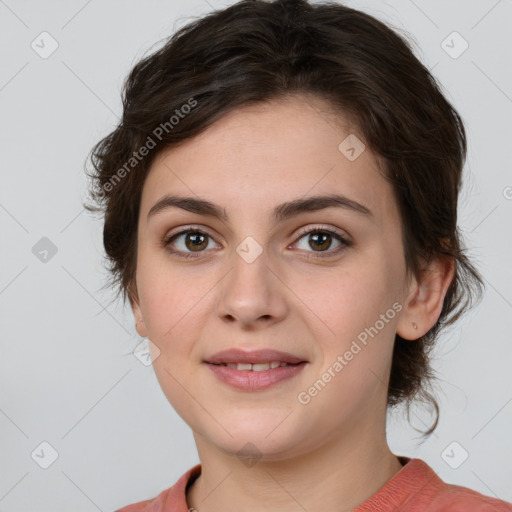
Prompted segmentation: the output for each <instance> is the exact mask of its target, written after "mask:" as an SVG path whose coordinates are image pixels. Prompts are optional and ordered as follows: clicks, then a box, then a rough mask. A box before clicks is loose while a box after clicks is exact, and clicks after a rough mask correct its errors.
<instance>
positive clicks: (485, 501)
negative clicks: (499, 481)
mask: <svg viewBox="0 0 512 512" xmlns="http://www.w3.org/2000/svg"><path fill="white" fill-rule="evenodd" d="M409 464H411V469H415V471H412V472H411V476H414V477H416V478H417V479H418V483H420V484H421V485H423V488H422V489H418V491H419V492H418V493H417V495H416V496H413V497H412V498H411V500H410V503H411V508H410V510H411V512H413V511H416V510H418V511H420V510H421V511H425V512H512V504H511V503H507V502H506V501H503V500H500V499H498V498H494V497H491V496H486V495H484V494H481V493H479V492H477V491H474V490H472V489H469V488H467V487H462V486H460V485H454V484H449V483H447V482H444V481H443V480H442V479H441V478H440V477H439V476H438V475H437V473H436V472H434V470H433V469H432V468H431V467H430V466H428V465H427V464H426V462H424V461H422V460H421V459H412V460H411V461H410V462H409ZM415 505H416V507H415ZM418 505H419V508H418ZM406 510H409V509H408V508H406Z"/></svg>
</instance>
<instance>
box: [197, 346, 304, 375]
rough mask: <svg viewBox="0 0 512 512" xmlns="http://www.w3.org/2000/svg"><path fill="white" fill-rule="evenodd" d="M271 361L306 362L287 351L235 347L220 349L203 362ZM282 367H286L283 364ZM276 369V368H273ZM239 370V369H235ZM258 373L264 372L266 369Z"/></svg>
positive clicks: (255, 362) (256, 362) (254, 362)
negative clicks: (249, 349)
mask: <svg viewBox="0 0 512 512" xmlns="http://www.w3.org/2000/svg"><path fill="white" fill-rule="evenodd" d="M271 361H279V362H281V363H288V364H298V363H304V362H307V361H306V360H304V359H302V358H300V357H297V356H294V355H293V354H288V353H287V352H280V351H279V350H273V349H262V350H252V351H244V350H240V349H236V348H232V349H229V350H222V351H221V352H217V353H216V354H214V355H213V356H211V357H208V359H205V361H204V362H205V363H210V364H212V365H214V364H220V363H252V364H258V363H269V362H271ZM282 368H286V367H285V366H283V367H282ZM275 370H277V368H275ZM236 371H238V372H240V370H236ZM260 373H266V370H265V371H263V372H260Z"/></svg>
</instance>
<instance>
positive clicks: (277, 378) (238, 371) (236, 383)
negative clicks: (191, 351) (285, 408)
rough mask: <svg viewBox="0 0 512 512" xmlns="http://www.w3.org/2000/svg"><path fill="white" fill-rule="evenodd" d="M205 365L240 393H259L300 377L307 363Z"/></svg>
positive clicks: (209, 363) (208, 363) (220, 379)
mask: <svg viewBox="0 0 512 512" xmlns="http://www.w3.org/2000/svg"><path fill="white" fill-rule="evenodd" d="M205 364H206V367H207V368H208V369H209V370H211V372H212V374H213V375H214V376H215V377H216V378H217V379H218V380H219V381H221V382H223V383H224V384H227V385H228V386H230V387H231V388H233V389H236V390H238V391H245V392H257V391H263V390H266V389H268V388H271V387H273V386H275V385H277V384H279V383H280V382H283V381H286V380H291V379H293V378H296V377H298V376H299V375H300V374H301V373H302V371H303V370H304V367H305V366H306V365H307V362H306V361H301V362H299V363H288V362H285V361H269V362H263V363H211V362H206V361H205Z"/></svg>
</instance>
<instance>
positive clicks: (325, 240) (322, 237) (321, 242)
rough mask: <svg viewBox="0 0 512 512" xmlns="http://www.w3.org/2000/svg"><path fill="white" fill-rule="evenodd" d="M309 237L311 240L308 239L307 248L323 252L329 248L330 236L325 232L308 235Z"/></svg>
mask: <svg viewBox="0 0 512 512" xmlns="http://www.w3.org/2000/svg"><path fill="white" fill-rule="evenodd" d="M310 236H311V238H310V239H309V246H310V247H311V248H312V249H319V250H321V251H325V250H326V249H329V247H330V246H331V243H332V236H331V235H330V234H329V233H327V232H325V231H321V232H319V233H310Z"/></svg>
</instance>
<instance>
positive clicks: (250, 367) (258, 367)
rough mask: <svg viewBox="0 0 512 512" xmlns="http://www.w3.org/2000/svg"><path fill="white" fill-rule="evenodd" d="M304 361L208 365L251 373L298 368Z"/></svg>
mask: <svg viewBox="0 0 512 512" xmlns="http://www.w3.org/2000/svg"><path fill="white" fill-rule="evenodd" d="M302 363H305V361H301V362H300V363H294V364H293V363H287V362H284V361H270V362H268V363H254V364H252V363H208V362H207V364H213V365H215V366H227V367H228V368H233V369H234V370H245V371H253V372H264V371H266V370H273V369H275V368H279V367H282V366H298V365H300V364H302Z"/></svg>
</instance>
